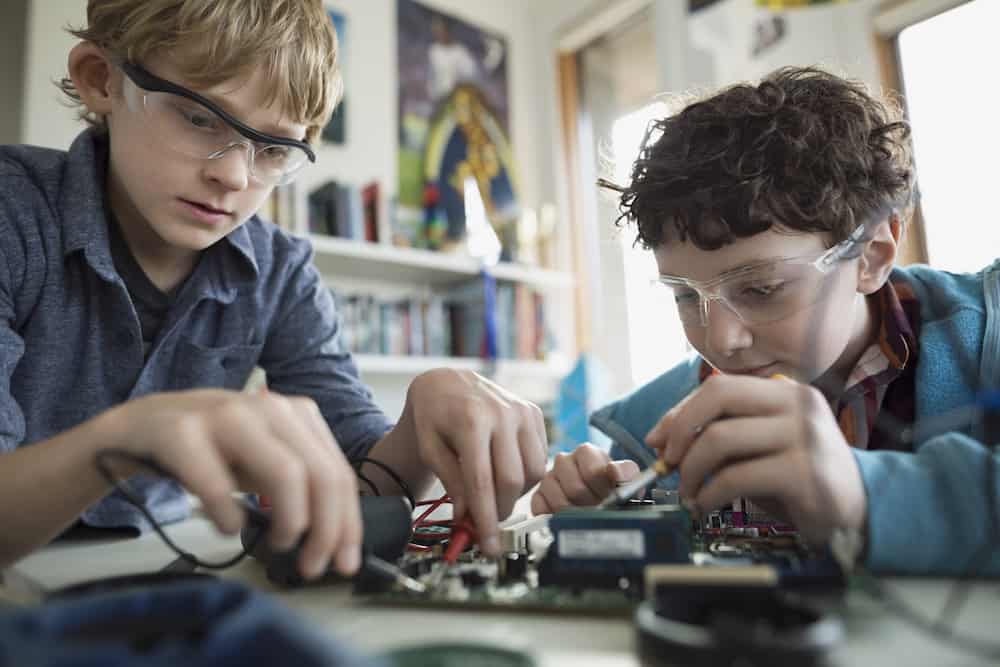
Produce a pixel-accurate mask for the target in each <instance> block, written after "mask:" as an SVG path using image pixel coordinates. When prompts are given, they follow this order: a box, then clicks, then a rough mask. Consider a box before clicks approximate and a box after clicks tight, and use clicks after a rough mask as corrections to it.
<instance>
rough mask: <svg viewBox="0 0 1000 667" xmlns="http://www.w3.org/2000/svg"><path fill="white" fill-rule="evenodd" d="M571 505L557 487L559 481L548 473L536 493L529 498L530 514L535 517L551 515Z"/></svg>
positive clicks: (560, 488)
mask: <svg viewBox="0 0 1000 667" xmlns="http://www.w3.org/2000/svg"><path fill="white" fill-rule="evenodd" d="M572 504H573V503H571V502H570V501H569V498H567V497H566V494H565V493H563V490H562V487H560V486H559V480H557V479H556V478H555V475H554V474H552V473H549V474H548V475H546V476H545V478H544V479H543V480H542V483H541V484H539V485H538V491H536V492H535V495H533V496H532V497H531V512H532V514H536V515H537V514H552V513H553V512H558V511H559V510H561V509H562V508H564V507H569V506H571V505H572Z"/></svg>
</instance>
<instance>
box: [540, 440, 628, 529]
mask: <svg viewBox="0 0 1000 667" xmlns="http://www.w3.org/2000/svg"><path fill="white" fill-rule="evenodd" d="M638 474H639V466H638V465H637V464H636V463H635V461H612V460H611V457H610V456H608V455H607V454H606V453H605V452H604V451H603V450H601V449H598V448H597V447H595V446H593V445H592V444H590V443H589V442H587V443H584V444H582V445H580V446H579V447H577V448H576V449H574V450H573V452H572V453H571V454H559V455H557V456H556V462H555V464H554V465H553V466H552V470H550V471H549V472H548V473H546V475H545V479H543V480H542V483H541V484H540V485H539V486H538V490H537V491H535V495H533V496H532V497H531V512H532V514H536V515H537V514H551V513H552V512H558V511H559V510H561V509H562V508H564V507H568V506H570V505H596V504H597V503H599V502H600V501H602V500H604V498H606V497H607V496H608V494H610V493H611V492H612V491H613V490H614V489H615V486H617V485H618V484H619V483H620V482H627V481H629V480H630V479H632V478H633V477H635V476H636V475H638Z"/></svg>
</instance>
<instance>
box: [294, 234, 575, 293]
mask: <svg viewBox="0 0 1000 667" xmlns="http://www.w3.org/2000/svg"><path fill="white" fill-rule="evenodd" d="M308 238H309V240H310V242H311V243H312V246H313V249H314V250H315V251H316V257H315V262H316V266H317V268H318V269H319V271H320V273H322V274H324V275H331V276H338V275H340V276H350V277H351V278H357V279H365V280H380V281H392V282H411V283H419V284H432V285H446V284H448V283H455V282H461V281H463V280H467V279H468V278H469V277H470V276H475V275H478V274H479V271H480V263H479V261H478V260H476V259H473V258H471V257H464V256H460V255H452V254H448V253H441V252H433V251H430V250H419V249H416V248H399V247H396V246H390V245H383V244H379V243H368V242H365V241H352V240H349V239H341V238H335V237H332V236H327V237H324V236H317V235H315V234H313V235H310V236H309V237H308ZM492 274H493V275H494V276H495V277H496V278H497V279H499V280H509V281H513V282H520V283H526V284H528V285H532V286H533V287H537V288H553V287H555V288H563V289H564V288H569V287H572V286H573V277H572V276H571V275H570V274H569V273H566V272H563V271H553V270H551V269H542V268H538V267H536V266H528V265H525V264H512V263H509V262H501V263H500V264H497V265H496V266H495V267H493V270H492Z"/></svg>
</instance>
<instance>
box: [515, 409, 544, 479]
mask: <svg viewBox="0 0 1000 667" xmlns="http://www.w3.org/2000/svg"><path fill="white" fill-rule="evenodd" d="M525 408H526V412H527V415H526V418H525V421H524V422H523V423H522V425H521V428H520V430H518V444H519V446H520V449H521V461H522V463H523V464H524V487H523V488H522V489H521V491H520V493H524V492H525V491H527V490H528V489H530V488H531V487H533V486H534V485H535V484H538V482H539V481H540V480H541V479H542V477H543V476H544V475H545V465H546V463H547V462H548V458H549V441H548V437H547V436H546V434H545V417H544V416H543V415H542V411H541V409H540V408H539V407H538V406H537V405H534V404H533V403H528V404H526V405H525Z"/></svg>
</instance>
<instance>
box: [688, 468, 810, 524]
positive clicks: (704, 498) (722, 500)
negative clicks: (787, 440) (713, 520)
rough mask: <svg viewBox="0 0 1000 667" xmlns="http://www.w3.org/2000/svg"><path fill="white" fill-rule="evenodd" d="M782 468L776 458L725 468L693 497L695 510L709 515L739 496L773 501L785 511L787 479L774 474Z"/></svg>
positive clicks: (790, 486)
mask: <svg viewBox="0 0 1000 667" xmlns="http://www.w3.org/2000/svg"><path fill="white" fill-rule="evenodd" d="M782 464H783V462H782V460H781V457H779V456H765V457H761V458H756V459H750V460H747V461H742V462H740V463H735V464H733V465H729V466H726V467H725V468H723V469H722V470H720V471H719V472H718V474H716V475H714V476H713V477H712V479H711V480H709V481H708V482H707V483H706V484H705V485H704V486H703V487H702V488H701V490H700V491H699V492H698V495H697V496H695V497H694V502H695V505H696V507H697V510H698V511H699V512H710V511H712V510H715V509H717V508H719V507H722V506H723V505H725V504H727V503H730V502H732V500H733V498H738V497H741V496H744V497H748V498H754V497H759V498H773V499H775V500H777V501H778V502H779V504H780V505H782V506H784V507H789V506H791V504H792V503H794V499H792V498H790V497H789V490H790V489H791V488H792V485H791V484H789V483H788V480H789V476H788V475H782V474H778V473H776V471H778V470H781V467H782Z"/></svg>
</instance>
